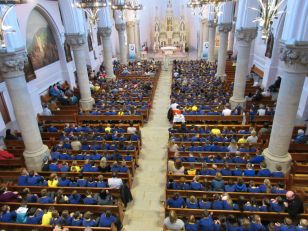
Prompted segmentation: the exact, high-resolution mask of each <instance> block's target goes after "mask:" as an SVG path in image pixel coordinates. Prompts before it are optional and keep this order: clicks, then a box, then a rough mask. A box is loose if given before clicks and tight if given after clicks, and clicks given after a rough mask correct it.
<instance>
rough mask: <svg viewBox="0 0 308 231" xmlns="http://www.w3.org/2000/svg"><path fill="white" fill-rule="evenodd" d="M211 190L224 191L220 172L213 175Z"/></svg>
mask: <svg viewBox="0 0 308 231" xmlns="http://www.w3.org/2000/svg"><path fill="white" fill-rule="evenodd" d="M211 184H212V190H213V191H219V192H221V191H224V186H225V182H224V180H223V178H222V175H221V173H220V172H217V173H216V175H215V178H214V180H212V183H211Z"/></svg>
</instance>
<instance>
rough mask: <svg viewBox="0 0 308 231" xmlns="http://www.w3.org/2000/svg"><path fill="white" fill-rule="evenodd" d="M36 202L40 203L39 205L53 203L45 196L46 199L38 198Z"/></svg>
mask: <svg viewBox="0 0 308 231" xmlns="http://www.w3.org/2000/svg"><path fill="white" fill-rule="evenodd" d="M37 202H38V203H40V204H51V203H53V202H54V201H53V199H52V198H51V197H49V196H46V197H40V198H38V200H37Z"/></svg>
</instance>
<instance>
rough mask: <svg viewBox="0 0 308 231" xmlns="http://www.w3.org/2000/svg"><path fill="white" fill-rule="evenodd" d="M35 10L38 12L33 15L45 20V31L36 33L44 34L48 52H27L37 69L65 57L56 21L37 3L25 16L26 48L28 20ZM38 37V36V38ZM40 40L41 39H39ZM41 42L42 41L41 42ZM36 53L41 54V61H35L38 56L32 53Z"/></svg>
mask: <svg viewBox="0 0 308 231" xmlns="http://www.w3.org/2000/svg"><path fill="white" fill-rule="evenodd" d="M35 11H36V12H37V13H38V14H37V15H36V16H35V17H41V18H43V19H44V20H45V22H46V23H47V26H46V28H47V29H46V28H45V29H46V31H45V32H39V31H37V32H38V33H42V34H41V35H42V37H44V36H45V38H44V39H45V40H48V41H45V43H44V44H45V45H47V46H48V50H49V52H48V53H47V52H46V54H44V53H41V54H40V51H38V50H36V51H35V52H29V51H28V53H29V56H30V58H31V60H32V63H33V66H34V69H35V70H38V69H40V68H43V67H45V66H47V65H49V64H52V63H54V62H57V61H60V60H64V59H63V58H65V55H64V48H63V46H62V45H63V43H64V41H63V42H62V40H61V37H60V35H61V33H60V32H59V29H58V27H57V24H56V22H55V21H54V19H53V18H52V16H51V15H50V14H49V12H48V11H47V10H46V9H45V8H44V7H43V6H42V5H40V4H37V5H36V6H35V7H34V8H33V9H32V10H31V12H30V14H29V16H28V18H27V24H26V46H27V50H28V48H29V46H28V42H29V41H28V38H27V37H28V31H29V29H30V28H29V25H30V24H29V20H31V17H33V13H34V12H35ZM39 39H40V38H38V40H39ZM39 42H41V41H39ZM42 44H43V43H42ZM34 54H36V55H37V56H38V57H40V56H41V58H42V57H43V58H42V61H37V60H36V59H37V58H38V57H34V56H33V55H34Z"/></svg>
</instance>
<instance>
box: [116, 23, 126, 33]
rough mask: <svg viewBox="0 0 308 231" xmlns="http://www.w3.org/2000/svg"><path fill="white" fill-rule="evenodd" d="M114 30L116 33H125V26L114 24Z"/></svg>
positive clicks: (123, 24)
mask: <svg viewBox="0 0 308 231" xmlns="http://www.w3.org/2000/svg"><path fill="white" fill-rule="evenodd" d="M115 28H116V30H117V31H118V32H122V31H125V29H126V25H125V23H120V24H115Z"/></svg>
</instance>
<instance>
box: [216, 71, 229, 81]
mask: <svg viewBox="0 0 308 231" xmlns="http://www.w3.org/2000/svg"><path fill="white" fill-rule="evenodd" d="M215 77H216V78H217V79H220V80H221V81H222V82H224V81H225V80H226V78H227V75H226V74H222V75H221V74H217V73H216V74H215Z"/></svg>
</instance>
